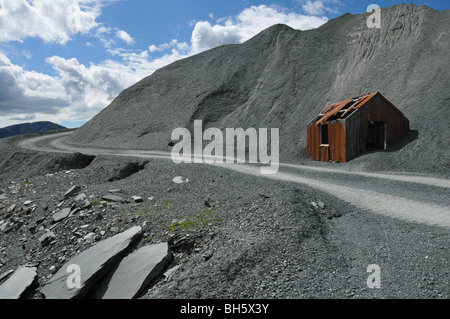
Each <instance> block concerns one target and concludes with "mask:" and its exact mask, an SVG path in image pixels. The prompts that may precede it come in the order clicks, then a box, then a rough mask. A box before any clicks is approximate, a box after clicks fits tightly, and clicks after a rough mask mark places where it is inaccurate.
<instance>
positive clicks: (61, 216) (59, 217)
mask: <svg viewBox="0 0 450 319" xmlns="http://www.w3.org/2000/svg"><path fill="white" fill-rule="evenodd" d="M70 211H71V209H70V208H65V209H63V210H61V211H59V212H57V213H55V214H53V216H52V223H53V224H54V223H58V222H60V221H62V220H64V219H66V218H67V217H69V215H70Z"/></svg>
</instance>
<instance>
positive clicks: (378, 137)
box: [367, 122, 387, 150]
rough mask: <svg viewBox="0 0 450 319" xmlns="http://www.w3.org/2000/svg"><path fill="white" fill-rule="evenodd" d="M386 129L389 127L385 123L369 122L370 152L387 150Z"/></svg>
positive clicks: (368, 142)
mask: <svg viewBox="0 0 450 319" xmlns="http://www.w3.org/2000/svg"><path fill="white" fill-rule="evenodd" d="M386 129H387V125H386V123H383V122H376V123H374V122H369V129H368V131H367V149H368V150H386V148H387V140H386V136H387V134H386Z"/></svg>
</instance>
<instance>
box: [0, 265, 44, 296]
mask: <svg viewBox="0 0 450 319" xmlns="http://www.w3.org/2000/svg"><path fill="white" fill-rule="evenodd" d="M36 278H37V268H29V267H22V268H19V269H17V271H16V272H15V273H14V274H13V275H12V276H11V277H10V278H9V279H8V280H7V281H5V283H4V284H3V285H1V286H0V300H1V299H20V297H22V295H23V294H24V292H25V291H26V290H27V289H28V288H29V287H30V286H31V285H32V284H33V282H34V281H35V280H36Z"/></svg>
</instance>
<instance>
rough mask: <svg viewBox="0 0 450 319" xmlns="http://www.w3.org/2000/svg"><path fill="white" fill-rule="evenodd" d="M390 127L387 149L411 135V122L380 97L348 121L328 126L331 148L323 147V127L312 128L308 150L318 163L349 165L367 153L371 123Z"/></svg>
mask: <svg viewBox="0 0 450 319" xmlns="http://www.w3.org/2000/svg"><path fill="white" fill-rule="evenodd" d="M371 121H372V122H383V123H386V124H387V132H386V134H387V135H386V140H387V147H388V148H389V147H390V146H392V145H394V144H396V143H397V142H398V141H399V140H400V139H401V138H402V137H404V136H406V135H407V134H408V132H409V129H410V127H409V120H408V119H407V118H406V117H405V116H404V115H403V114H402V113H401V112H400V111H399V110H398V109H397V108H396V107H395V106H393V105H392V104H391V103H390V102H389V101H387V100H385V99H384V98H383V97H382V96H381V95H377V96H375V97H374V98H372V99H371V100H369V101H368V102H366V103H365V104H364V105H363V106H362V107H361V108H360V109H357V110H355V111H353V113H352V114H351V115H350V116H349V117H348V118H346V119H342V120H336V121H331V122H328V141H329V145H330V146H329V148H326V147H321V146H320V142H321V139H320V125H315V123H310V124H309V125H308V139H307V149H308V152H309V154H310V155H311V157H312V158H313V159H315V160H317V161H340V162H348V161H350V160H352V159H354V158H356V157H358V156H359V155H360V154H361V153H364V152H365V151H366V145H367V133H368V128H369V123H370V122H371Z"/></svg>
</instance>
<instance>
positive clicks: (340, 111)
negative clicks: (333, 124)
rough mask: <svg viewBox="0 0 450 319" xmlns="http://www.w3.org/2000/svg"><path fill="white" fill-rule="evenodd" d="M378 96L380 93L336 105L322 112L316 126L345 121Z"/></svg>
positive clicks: (315, 122)
mask: <svg viewBox="0 0 450 319" xmlns="http://www.w3.org/2000/svg"><path fill="white" fill-rule="evenodd" d="M378 94H379V93H378V92H376V93H371V94H366V95H363V96H360V97H356V98H353V99H350V100H345V101H342V102H338V103H334V104H332V105H330V106H329V107H328V108H327V109H325V110H324V111H323V112H322V114H321V116H320V117H319V118H318V119H317V120H316V121H314V124H315V125H320V124H325V123H326V122H328V121H330V120H336V119H343V118H345V117H346V116H347V115H350V114H351V113H352V112H353V111H354V110H358V109H360V108H361V107H363V106H364V105H365V104H366V103H367V102H368V101H370V100H371V99H372V98H373V97H375V96H376V95H378Z"/></svg>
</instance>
